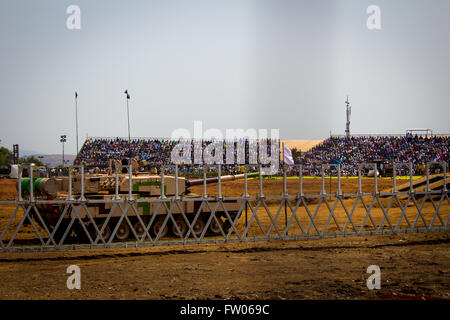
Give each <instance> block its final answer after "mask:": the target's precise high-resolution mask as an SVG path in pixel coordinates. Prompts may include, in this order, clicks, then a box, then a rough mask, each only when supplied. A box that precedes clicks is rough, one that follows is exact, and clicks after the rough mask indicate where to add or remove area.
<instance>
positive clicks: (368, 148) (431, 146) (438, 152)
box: [75, 135, 450, 176]
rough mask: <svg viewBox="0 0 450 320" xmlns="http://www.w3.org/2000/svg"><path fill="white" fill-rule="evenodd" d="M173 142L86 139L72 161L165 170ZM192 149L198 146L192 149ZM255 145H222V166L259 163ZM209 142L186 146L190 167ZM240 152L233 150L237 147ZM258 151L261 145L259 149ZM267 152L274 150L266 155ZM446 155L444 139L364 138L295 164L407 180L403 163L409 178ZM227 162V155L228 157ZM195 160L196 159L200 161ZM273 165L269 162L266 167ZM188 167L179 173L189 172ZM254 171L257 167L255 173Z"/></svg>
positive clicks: (338, 142)
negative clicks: (370, 170)
mask: <svg viewBox="0 0 450 320" xmlns="http://www.w3.org/2000/svg"><path fill="white" fill-rule="evenodd" d="M263 142H264V144H265V145H266V146H267V152H266V155H267V156H270V155H271V154H272V151H273V150H276V152H277V153H279V151H280V150H279V141H278V140H270V139H267V140H265V141H263ZM178 143H179V141H175V140H168V139H133V140H131V141H128V139H121V138H88V139H87V140H86V141H85V143H84V145H83V148H82V149H81V151H80V152H79V154H78V155H77V158H76V160H75V163H76V164H79V163H83V164H84V165H86V166H88V167H100V168H105V167H107V166H109V162H110V160H121V159H124V158H130V157H131V158H135V157H137V158H138V159H139V160H146V161H147V162H149V163H158V164H171V163H172V161H171V153H172V149H173V148H174V147H175V146H176V145H177V144H178ZM196 143H200V144H201V149H200V148H199V146H200V145H197V148H196V147H195V144H196ZM259 143H261V140H259V141H253V140H248V139H245V140H238V141H227V140H224V141H223V144H222V147H223V163H229V161H227V160H229V159H227V153H226V150H227V147H228V148H229V147H230V145H231V144H233V146H234V153H233V156H232V157H233V161H234V163H239V164H240V163H242V161H240V160H242V159H244V161H245V163H247V164H249V163H250V164H254V161H255V159H256V161H260V159H259V157H258V156H259V154H260V152H259ZM210 144H211V141H202V142H196V141H194V140H192V141H190V142H189V145H190V148H191V152H190V156H191V163H194V160H195V158H196V156H195V150H205V148H207V147H208V145H210ZM242 145H243V146H244V148H239V146H242ZM262 146H264V145H262ZM272 147H275V148H274V149H273V150H272ZM449 149H450V138H449V137H444V136H442V137H439V136H433V137H422V136H412V135H406V136H367V137H349V138H346V137H331V138H329V139H326V140H324V141H323V142H322V143H321V144H319V145H317V146H315V147H314V148H312V149H311V150H310V151H307V152H304V153H302V154H301V156H300V157H299V158H297V159H294V160H295V162H296V163H301V164H303V168H304V175H312V176H317V175H320V174H321V168H322V164H328V163H330V162H332V161H336V160H337V161H338V162H339V163H341V164H342V167H341V168H342V170H341V172H342V175H348V176H355V175H357V174H358V166H359V165H360V164H361V163H370V162H377V164H378V165H379V169H381V170H383V169H387V168H389V167H390V166H392V164H393V163H402V165H400V166H399V167H398V173H399V174H408V173H409V172H408V170H409V167H408V165H407V163H409V162H411V163H413V166H414V171H415V173H419V174H423V170H424V165H425V164H426V163H427V162H430V161H436V162H437V161H440V162H442V161H443V162H446V163H449V161H450V158H449V155H448V152H449ZM228 157H229V155H228ZM201 158H202V157H201V155H200V158H198V155H197V159H201ZM272 163H273V162H272ZM191 168H193V167H186V168H185V169H183V170H185V171H186V170H187V171H191V170H195V169H191ZM255 168H257V167H255ZM227 170H228V172H232V173H237V172H239V171H241V168H240V167H239V165H236V166H229V167H228V168H227ZM420 171H422V172H420Z"/></svg>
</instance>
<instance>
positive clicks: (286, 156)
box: [283, 143, 294, 164]
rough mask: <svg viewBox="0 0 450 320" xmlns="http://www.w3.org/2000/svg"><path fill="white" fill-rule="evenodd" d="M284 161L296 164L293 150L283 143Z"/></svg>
mask: <svg viewBox="0 0 450 320" xmlns="http://www.w3.org/2000/svg"><path fill="white" fill-rule="evenodd" d="M283 161H284V163H286V164H294V158H292V151H291V149H289V148H288V147H286V145H285V144H284V143H283Z"/></svg>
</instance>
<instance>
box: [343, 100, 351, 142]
mask: <svg viewBox="0 0 450 320" xmlns="http://www.w3.org/2000/svg"><path fill="white" fill-rule="evenodd" d="M345 104H346V114H347V122H346V123H345V135H346V136H347V138H349V137H350V115H351V114H352V107H350V102H349V101H348V96H347V100H346V101H345Z"/></svg>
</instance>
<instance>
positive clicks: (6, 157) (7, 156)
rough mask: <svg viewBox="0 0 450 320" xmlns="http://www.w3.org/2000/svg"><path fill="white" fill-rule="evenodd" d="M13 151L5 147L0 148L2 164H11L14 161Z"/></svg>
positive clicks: (0, 162) (0, 161)
mask: <svg viewBox="0 0 450 320" xmlns="http://www.w3.org/2000/svg"><path fill="white" fill-rule="evenodd" d="M13 157H14V156H13V153H12V152H11V151H9V150H8V149H6V148H5V147H1V148H0V165H10V164H11V163H12V161H13Z"/></svg>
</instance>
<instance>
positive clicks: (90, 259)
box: [0, 178, 450, 299]
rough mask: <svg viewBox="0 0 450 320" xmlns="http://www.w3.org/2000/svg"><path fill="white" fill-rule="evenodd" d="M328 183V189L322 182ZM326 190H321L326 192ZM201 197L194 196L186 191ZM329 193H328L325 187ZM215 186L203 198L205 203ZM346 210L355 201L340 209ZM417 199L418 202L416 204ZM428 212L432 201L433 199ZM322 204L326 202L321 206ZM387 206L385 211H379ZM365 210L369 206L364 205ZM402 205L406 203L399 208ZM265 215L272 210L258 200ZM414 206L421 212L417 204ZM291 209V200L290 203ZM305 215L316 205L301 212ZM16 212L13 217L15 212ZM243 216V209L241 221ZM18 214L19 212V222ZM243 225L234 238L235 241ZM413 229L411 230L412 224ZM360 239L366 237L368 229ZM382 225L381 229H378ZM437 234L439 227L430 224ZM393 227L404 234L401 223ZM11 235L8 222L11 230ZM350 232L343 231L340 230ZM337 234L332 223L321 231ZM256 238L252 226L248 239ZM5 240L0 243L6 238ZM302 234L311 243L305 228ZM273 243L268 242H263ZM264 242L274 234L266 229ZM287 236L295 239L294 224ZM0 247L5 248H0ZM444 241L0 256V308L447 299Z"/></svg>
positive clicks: (351, 183)
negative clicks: (45, 303)
mask: <svg viewBox="0 0 450 320" xmlns="http://www.w3.org/2000/svg"><path fill="white" fill-rule="evenodd" d="M378 182H379V190H384V189H388V188H390V187H392V179H380V180H379V181H378ZM281 183H282V182H281V180H269V181H265V182H264V193H265V194H266V195H271V194H280V193H281ZM327 183H328V182H327ZM357 187H358V186H357V179H350V178H349V179H343V183H342V188H343V192H344V193H349V192H355V191H356V190H357ZM329 188H330V186H329V185H328V184H327V185H326V190H327V192H328V191H329V190H330V189H329ZM320 189H321V184H320V179H305V180H304V192H305V193H306V194H313V193H318V192H319V191H320ZM372 189H373V179H366V180H364V184H363V190H364V191H370V190H372ZM192 191H193V192H195V193H201V187H199V188H197V189H196V188H192ZM249 191H250V193H251V194H253V195H256V194H257V192H258V181H257V180H252V181H249ZM331 191H332V192H336V182H335V181H332V185H331ZM215 192H216V190H215V187H214V186H211V187H210V186H208V194H209V195H214V194H215ZM223 192H224V194H225V195H228V196H232V195H240V194H242V193H243V185H242V182H239V181H235V182H230V183H226V184H224V185H223ZM288 192H289V193H290V194H295V193H296V192H298V181H297V180H295V179H294V180H288ZM15 196H16V193H15V187H14V181H12V180H0V199H1V200H12V199H14V198H15ZM344 201H345V203H346V206H349V207H350V208H351V207H352V206H353V204H354V200H352V199H347V200H344ZM421 201H422V200H420V199H419V202H421ZM434 201H435V202H436V204H437V203H438V202H439V199H434ZM329 202H330V205H331V206H332V205H333V204H334V200H330V201H329ZM382 202H383V206H386V205H387V203H384V202H385V201H384V200H383V201H382ZM369 203H370V201H369ZM400 203H401V205H402V206H403V205H405V204H406V200H400ZM267 205H268V207H269V209H270V212H271V213H272V215H275V213H276V211H277V209H278V207H279V202H278V203H277V202H276V201H272V202H270V201H267ZM419 205H420V203H419ZM293 206H295V201H294V203H293ZM308 206H309V209H310V210H311V211H312V212H313V211H314V210H315V208H316V206H317V201H311V202H310V203H308ZM12 210H14V206H12V207H7V206H0V229H1V230H3V228H4V226H5V225H6V222H7V220H8V218H9V216H10V215H11V212H12ZM21 210H22V209H19V211H21ZM423 211H424V216H425V220H426V221H427V223H429V221H431V219H432V217H433V216H434V212H435V211H434V209H433V207H432V205H431V203H430V202H429V201H427V202H426V203H425V204H424V210H423ZM439 212H440V214H441V216H442V218H443V220H444V222H445V219H447V216H448V214H449V212H450V205H449V203H448V201H447V200H445V201H444V202H443V203H442V205H441V208H440V211H439ZM250 214H251V211H250V210H249V216H250ZM365 214H366V211H365V210H364V208H363V206H362V204H361V203H357V204H356V209H355V214H354V216H353V221H354V224H355V225H356V226H361V224H362V222H363V219H364V217H365ZM400 214H401V208H400V206H399V205H398V204H394V205H392V208H391V209H390V210H389V218H390V219H391V220H392V223H393V224H394V225H395V223H397V221H398V217H399V216H400ZM20 215H21V213H20V212H19V216H20ZM335 215H336V219H337V221H338V223H339V225H340V226H341V227H342V226H343V225H344V224H345V222H346V220H347V214H346V212H345V210H344V209H343V208H342V207H339V206H338V207H337V209H336V212H335ZM372 215H373V219H374V220H375V223H376V224H379V223H381V219H382V216H383V214H382V211H381V209H380V208H379V206H378V205H375V206H374V209H373V211H372ZM416 215H417V210H416V208H415V206H414V204H413V203H408V205H407V210H406V216H407V217H408V219H409V221H410V222H411V223H412V222H413V221H414V220H415V218H416ZM258 216H259V217H260V221H261V224H262V225H263V227H265V228H266V229H267V226H268V225H269V221H270V220H269V218H268V216H267V214H266V213H265V211H264V209H259V210H258ZM297 216H298V220H299V221H300V223H301V225H302V226H304V227H305V228H306V226H307V225H308V223H309V222H310V220H309V218H308V216H307V214H306V211H305V209H304V208H303V207H300V208H299V210H298V212H297ZM291 217H292V213H291V212H290V211H289V212H288V213H287V216H286V217H285V216H284V211H283V210H281V214H280V217H279V218H278V219H277V223H276V224H277V226H278V228H279V229H280V230H283V228H284V227H285V223H286V221H285V218H286V220H287V221H289V220H290V218H291ZM328 218H329V210H328V209H327V207H326V206H325V205H322V206H321V207H320V208H319V210H318V213H317V220H316V222H317V226H318V228H319V229H322V228H324V226H325V224H326V221H327V220H328ZM243 219H244V218H243V217H242V218H241V220H240V221H239V222H238V226H237V229H238V231H239V232H242V231H243V230H244V228H245V220H243ZM420 220H421V219H419V220H418V226H423V224H421V221H420ZM366 225H367V227H366V228H365V230H371V228H372V229H373V226H371V224H370V221H369V222H367V223H366ZM384 225H385V226H386V227H388V226H387V225H386V222H384ZM436 225H437V226H440V223H439V219H436ZM401 226H407V224H406V221H405V219H403V222H402V223H401ZM13 227H14V223H13V225H12V227H11V228H13ZM348 228H349V231H353V230H352V226H351V224H349V226H348ZM336 230H337V226H336V225H335V224H334V222H333V220H331V222H330V225H329V226H328V228H327V232H329V233H331V234H332V233H333V232H335V231H336ZM258 232H259V233H261V231H260V230H259V227H258V225H257V224H255V223H254V224H252V225H251V227H250V229H249V236H251V235H257V234H258ZM10 233H12V231H8V232H7V233H6V235H5V239H9V237H10ZM310 233H311V234H312V235H314V233H315V230H314V228H313V227H312V228H311V231H310ZM271 234H272V233H271ZM273 234H274V235H276V233H275V231H274V230H273ZM289 234H290V235H291V234H298V235H301V234H302V231H301V229H300V227H299V226H298V224H297V223H296V221H295V219H294V220H293V222H292V225H291V228H290V229H289ZM35 238H36V235H35V233H34V231H33V229H32V227H31V226H29V225H27V226H24V227H23V230H21V232H20V233H19V234H18V239H30V240H32V239H35ZM3 241H5V240H3ZM69 265H78V266H79V267H80V268H81V290H69V289H67V287H66V281H67V277H68V276H69V275H68V274H67V273H66V269H67V267H68V266H69ZM370 265H378V266H379V267H380V268H381V289H379V290H369V289H368V288H367V286H366V279H367V278H368V277H369V276H370V275H369V274H367V273H366V270H367V267H368V266H370ZM449 272H450V233H448V232H433V233H408V234H396V235H382V236H359V237H356V236H353V237H346V238H342V237H341V238H326V239H309V240H295V241H270V242H254V243H235V244H211V245H206V244H204V245H189V246H165V247H147V248H128V249H102V250H76V251H56V252H24V253H12V252H5V253H2V252H0V279H1V282H0V299H450V274H449Z"/></svg>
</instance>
